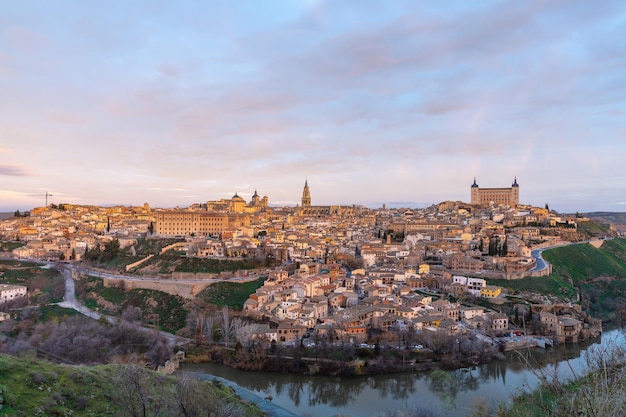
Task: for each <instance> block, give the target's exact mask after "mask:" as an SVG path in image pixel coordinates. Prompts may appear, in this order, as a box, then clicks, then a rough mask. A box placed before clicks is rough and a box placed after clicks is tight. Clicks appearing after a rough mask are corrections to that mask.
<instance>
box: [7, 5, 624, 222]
mask: <svg viewBox="0 0 626 417" xmlns="http://www.w3.org/2000/svg"><path fill="white" fill-rule="evenodd" d="M0 10H1V13H0V211H13V210H16V209H20V210H26V209H30V208H33V207H40V206H43V205H45V197H44V195H45V194H46V193H49V194H51V195H52V196H51V197H49V198H48V203H57V204H60V203H73V204H95V205H113V204H123V205H141V204H144V203H146V202H147V203H149V204H150V206H152V207H164V208H171V207H186V206H188V205H190V204H192V203H202V202H206V201H208V200H219V199H221V198H231V197H232V196H233V195H234V194H235V193H237V194H238V195H239V196H241V197H244V198H245V199H246V200H249V198H250V197H251V196H252V194H253V193H254V191H255V190H257V191H258V193H259V195H261V196H265V195H266V196H268V198H269V202H270V204H271V205H278V206H280V205H296V204H298V203H299V202H300V198H301V196H302V189H303V186H304V182H305V180H306V181H308V184H309V187H310V190H311V200H312V204H313V205H330V204H363V205H366V206H370V207H374V208H375V207H380V206H381V205H382V204H386V205H387V206H402V207H416V208H419V207H425V206H428V205H431V204H436V203H439V202H442V201H446V200H461V201H466V202H469V200H470V185H471V184H472V182H473V180H474V177H476V181H477V183H478V185H479V186H481V187H510V185H511V183H512V182H513V180H514V179H515V178H517V181H518V183H519V185H520V202H521V203H524V204H532V205H535V206H540V207H543V206H544V205H545V204H549V206H550V208H551V209H554V210H557V211H560V212H570V213H572V212H576V211H579V212H590V211H626V2H624V1H623V0H615V1H613V0H603V1H601V2H591V1H587V0H582V1H576V0H568V1H561V0H543V1H532V0H530V1H523V2H511V1H504V0H502V1H489V0H486V1H471V2H426V1H416V0H407V1H403V0H394V1H382V0H381V1H367V0H355V1H343V0H329V1H323V0H319V1H317V0H283V1H274V0H263V1H257V0H238V1H230V0H228V1H210V0H202V1H184V0H181V1H176V2H174V1H158V0H149V1H142V0H137V1H131V2H129V1H116V0H111V1H105V2H91V1H83V0H76V1H67V0H56V1H54V2H33V1H10V0H0Z"/></svg>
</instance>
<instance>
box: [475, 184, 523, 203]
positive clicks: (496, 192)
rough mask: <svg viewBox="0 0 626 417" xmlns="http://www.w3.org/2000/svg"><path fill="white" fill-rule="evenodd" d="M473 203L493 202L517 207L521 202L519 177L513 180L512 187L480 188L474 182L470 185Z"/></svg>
mask: <svg viewBox="0 0 626 417" xmlns="http://www.w3.org/2000/svg"><path fill="white" fill-rule="evenodd" d="M470 190H471V195H470V197H471V203H472V204H476V205H479V206H488V205H490V204H491V203H493V204H496V205H502V206H511V207H515V206H517V205H518V204H519V184H517V177H516V178H515V180H514V181H513V184H512V185H511V188H480V187H479V186H478V184H476V178H474V183H473V184H472V185H471V187H470Z"/></svg>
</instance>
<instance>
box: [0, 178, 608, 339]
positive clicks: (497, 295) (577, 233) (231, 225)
mask: <svg viewBox="0 0 626 417" xmlns="http://www.w3.org/2000/svg"><path fill="white" fill-rule="evenodd" d="M519 188H520V187H519V184H518V183H517V179H515V180H514V182H513V184H512V186H511V187H508V188H481V187H479V186H478V184H477V182H476V179H474V182H473V183H472V184H471V186H470V202H469V203H465V202H461V201H446V202H442V203H440V204H438V205H433V206H431V207H427V208H424V209H408V208H406V209H397V208H393V209H391V208H386V207H385V206H383V207H382V208H377V209H371V208H367V207H364V206H339V205H338V206H315V205H312V197H311V190H310V188H309V184H308V181H306V182H305V185H304V189H303V192H302V198H301V204H299V205H298V206H296V207H273V206H271V205H270V204H269V199H268V197H261V196H260V195H259V194H258V193H257V192H256V191H255V193H254V195H253V196H252V198H251V200H250V201H249V202H246V201H245V200H244V199H243V198H242V197H240V196H238V195H237V194H235V195H234V196H233V197H232V198H231V199H221V200H218V201H207V202H206V203H198V204H194V205H192V206H190V207H187V208H184V209H179V208H177V209H153V208H151V207H150V206H149V205H148V204H144V205H143V206H139V207H125V206H116V207H97V206H85V205H73V204H59V205H54V204H52V205H50V206H46V207H40V208H35V209H32V210H30V212H29V213H27V214H22V213H19V212H16V213H15V216H14V217H11V218H9V219H7V220H4V221H2V222H1V223H0V239H1V240H2V241H5V242H7V243H3V246H2V248H3V250H4V252H2V254H3V256H4V257H9V258H11V257H13V258H19V259H38V260H45V261H65V262H70V263H81V262H83V261H87V260H88V255H89V253H90V251H91V252H92V253H93V251H94V249H95V250H97V251H103V250H105V248H107V247H108V245H110V244H111V242H117V243H116V244H118V245H119V248H121V249H125V250H126V251H128V252H129V253H130V254H131V255H133V254H134V248H135V247H136V245H137V244H138V242H139V241H146V240H155V241H156V240H167V241H168V242H172V244H171V245H168V246H166V247H165V248H163V250H162V251H161V252H160V253H163V252H166V251H168V250H169V251H176V252H177V253H179V254H180V256H181V257H183V258H201V259H206V258H208V259H222V260H257V261H258V263H257V264H258V265H259V267H258V268H257V269H256V270H254V271H251V270H241V271H233V272H225V271H222V272H219V273H188V274H178V275H176V274H174V273H172V274H169V275H168V274H167V273H164V272H163V268H162V267H155V264H154V259H152V258H154V257H155V255H158V253H153V254H149V255H148V256H145V257H141V258H140V259H136V257H135V259H132V261H129V262H128V263H127V264H125V265H124V267H123V268H122V269H121V270H120V271H119V274H120V276H121V278H123V275H124V274H126V275H127V276H145V277H148V278H149V277H157V276H158V278H159V281H158V282H156V281H155V282H154V283H151V281H150V280H149V279H146V280H144V281H141V283H140V284H141V285H142V288H150V287H151V286H152V288H155V289H160V290H163V291H168V292H171V293H175V294H177V295H182V296H183V297H187V298H193V296H194V295H195V294H196V293H197V291H198V290H197V289H196V287H197V284H194V288H192V289H191V290H186V291H181V290H180V288H182V287H184V285H185V284H184V283H183V282H177V281H176V280H177V279H181V278H194V279H196V280H202V279H207V280H209V279H213V280H215V279H216V278H217V279H220V280H225V281H229V280H232V281H234V282H237V280H241V279H244V278H246V277H250V276H253V277H255V278H257V277H265V279H264V281H263V284H262V286H261V287H260V288H258V289H257V290H256V291H255V292H254V293H252V294H250V296H249V297H248V299H247V300H246V301H245V303H244V304H243V311H242V313H243V314H245V315H246V316H247V317H248V318H250V319H254V320H255V321H256V322H258V323H263V324H258V325H256V326H255V327H254V329H253V330H252V331H251V332H250V333H251V337H252V338H254V337H257V338H260V340H265V341H267V342H272V341H274V342H275V343H282V344H286V345H290V344H291V345H296V344H300V345H302V346H314V345H315V343H316V341H318V343H319V340H320V338H323V339H324V340H326V341H331V342H341V343H342V344H343V343H349V344H352V345H356V346H361V347H373V345H372V344H371V343H372V341H376V342H387V343H389V344H395V343H397V345H398V346H400V345H401V344H402V345H403V346H405V347H408V348H413V349H416V350H429V349H430V350H432V349H433V346H432V340H433V335H437V334H443V335H445V336H446V337H448V338H452V339H450V340H455V341H456V342H457V343H459V344H460V343H461V342H460V340H466V339H467V340H469V336H468V335H472V336H473V337H474V338H476V336H477V335H478V336H479V337H478V339H480V340H481V341H482V342H484V343H489V344H491V345H493V344H494V340H497V338H498V337H502V338H503V339H502V340H503V341H504V342H503V343H504V344H505V345H506V347H507V348H514V347H516V346H519V345H529V344H532V345H535V344H537V343H540V344H541V343H544V344H545V343H546V342H547V343H552V342H577V341H579V340H583V339H586V338H588V337H590V336H592V335H595V334H598V333H599V332H600V331H601V325H600V323H599V321H598V320H594V319H593V318H591V317H589V316H588V315H587V314H585V312H583V311H582V310H581V308H580V306H578V305H577V304H572V303H571V301H576V300H575V299H570V300H567V299H551V298H550V297H542V296H541V294H532V295H531V296H532V297H535V298H533V299H532V303H531V302H529V300H528V299H524V297H519V300H518V301H517V302H511V300H510V299H507V294H506V290H505V289H503V287H502V286H498V285H490V284H489V282H490V281H491V280H517V279H521V278H523V277H538V278H540V277H544V276H547V275H549V274H550V273H551V265H549V264H547V263H546V262H545V261H543V259H542V258H541V255H540V252H539V250H540V249H543V248H549V247H555V246H559V245H566V244H570V243H571V242H576V241H582V240H587V239H589V234H588V233H584V232H583V231H581V230H580V229H585V224H586V223H587V222H588V221H589V219H586V218H584V217H581V216H576V215H560V214H558V213H557V212H555V211H552V210H550V209H549V207H547V206H545V207H534V206H529V205H523V204H520V203H519ZM596 235H597V233H596ZM616 235H617V232H615V231H614V230H612V229H610V228H607V229H606V231H605V233H603V234H602V235H601V236H596V238H598V237H599V238H609V237H613V236H616ZM602 241H603V240H602V239H596V240H595V243H594V242H592V243H594V244H598V245H600V244H602ZM167 279H171V280H172V283H171V285H164V284H163V280H167ZM498 282H501V281H498ZM110 285H113V284H110ZM133 285H139V284H138V283H134V284H133ZM207 285H209V283H207V284H206V285H204V286H200V287H199V288H204V287H206V286H207ZM13 287H15V286H12V287H11V288H9V287H8V286H7V288H6V289H5V290H6V291H9V289H10V290H12V291H15V290H16V288H13ZM126 288H132V285H128V286H127V287H126ZM7 294H8V293H7ZM505 303H506V304H507V305H508V306H509V307H508V308H503V307H502V306H503V305H504V304H505ZM511 306H512V308H511ZM531 323H534V325H533V326H532V327H531ZM527 334H533V337H532V338H529V337H525V336H526V335H527ZM535 336H544V337H545V338H543V339H541V338H540V337H535ZM429 343H430V346H429Z"/></svg>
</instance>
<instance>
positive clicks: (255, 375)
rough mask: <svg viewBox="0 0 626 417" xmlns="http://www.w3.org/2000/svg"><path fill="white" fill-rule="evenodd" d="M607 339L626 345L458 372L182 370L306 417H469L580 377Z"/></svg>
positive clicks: (513, 355) (562, 349) (520, 356)
mask: <svg viewBox="0 0 626 417" xmlns="http://www.w3.org/2000/svg"><path fill="white" fill-rule="evenodd" d="M607 340H612V341H613V342H611V343H613V344H623V343H624V340H623V337H622V335H621V333H619V332H617V331H613V332H609V334H605V336H604V340H603V341H602V343H599V342H600V341H599V340H594V341H591V342H589V343H587V344H581V345H575V346H557V347H555V348H553V349H551V350H542V349H531V350H525V351H518V352H508V353H507V354H506V355H505V359H502V360H495V361H492V362H490V363H488V364H485V365H480V366H476V367H472V368H463V369H458V370H454V371H440V370H435V371H431V372H416V373H402V374H390V375H375V376H367V377H352V378H339V377H326V376H315V377H308V376H304V375H294V374H272V373H260V372H244V371H238V370H234V369H231V368H228V367H225V366H220V365H214V364H203V365H192V364H184V365H183V368H182V370H183V371H185V370H188V371H194V372H203V373H207V374H212V375H216V376H220V377H223V378H226V379H229V380H231V381H233V382H235V383H237V384H238V385H240V386H242V387H244V388H246V389H248V390H251V391H254V392H256V393H258V394H259V395H260V396H261V397H264V396H267V395H272V397H273V398H274V402H275V403H277V404H279V405H281V406H282V407H284V408H287V409H289V410H291V411H293V412H295V413H296V414H301V415H304V414H309V415H316V416H323V415H328V416H330V415H333V414H337V413H339V412H340V413H342V414H349V415H352V416H362V417H370V416H375V415H376V414H379V413H382V412H384V411H388V410H394V409H400V408H404V407H406V406H411V405H414V404H418V405H420V406H425V407H426V408H434V409H439V410H442V409H446V414H447V415H450V416H467V415H470V414H471V410H470V408H471V406H472V403H473V402H475V401H476V400H477V399H479V398H483V399H489V400H491V403H492V404H495V403H496V402H499V401H505V400H506V399H507V398H510V397H511V396H512V395H515V394H517V393H519V392H520V391H523V390H527V389H529V388H532V387H534V386H536V385H537V383H538V382H539V381H541V380H545V379H549V378H553V377H555V376H557V375H558V376H559V377H560V378H563V377H565V378H569V377H572V376H576V375H581V374H582V373H584V371H585V369H586V362H587V361H589V355H590V353H591V352H592V350H591V349H589V347H590V346H591V345H593V346H594V347H602V346H605V347H606V346H608V345H610V344H611V343H606V341H607Z"/></svg>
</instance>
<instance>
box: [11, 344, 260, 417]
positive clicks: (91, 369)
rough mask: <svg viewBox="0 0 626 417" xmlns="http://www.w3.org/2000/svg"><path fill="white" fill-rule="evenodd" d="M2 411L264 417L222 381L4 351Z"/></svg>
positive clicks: (143, 416) (133, 416)
mask: <svg viewBox="0 0 626 417" xmlns="http://www.w3.org/2000/svg"><path fill="white" fill-rule="evenodd" d="M0 414H2V415H6V416H16V417H21V416H24V417H25V416H73V417H83V416H84V417H87V416H101V417H107V416H111V417H148V416H171V417H179V416H180V417H196V416H223V417H244V416H260V415H263V413H262V412H260V411H259V410H258V409H257V408H256V407H254V406H252V405H249V404H244V403H243V402H242V401H241V400H240V399H239V398H238V397H237V396H235V395H234V394H233V392H232V391H231V390H230V389H229V388H227V387H225V386H223V385H222V384H220V383H218V382H207V381H201V380H198V379H193V378H188V377H173V376H166V375H162V374H157V373H156V372H151V371H148V370H145V369H143V368H141V367H139V366H135V365H100V366H68V365H57V364H53V363H49V362H45V361H41V360H38V359H36V357H35V356H34V355H32V354H27V355H23V356H21V357H15V356H9V355H4V354H0Z"/></svg>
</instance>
